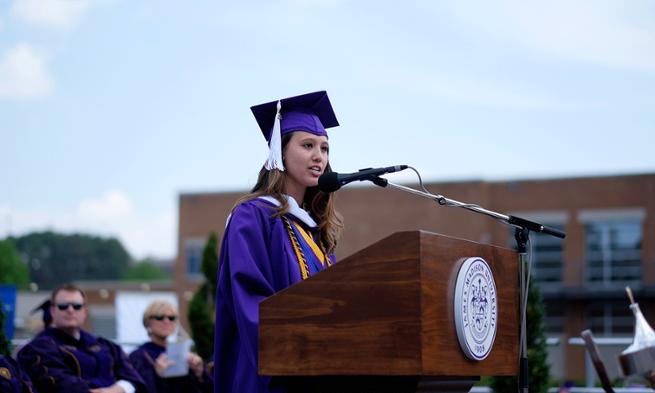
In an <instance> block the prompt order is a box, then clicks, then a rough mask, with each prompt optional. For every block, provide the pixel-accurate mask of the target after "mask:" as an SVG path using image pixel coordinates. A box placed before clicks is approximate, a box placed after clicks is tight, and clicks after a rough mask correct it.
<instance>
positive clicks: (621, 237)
mask: <svg viewBox="0 0 655 393" xmlns="http://www.w3.org/2000/svg"><path fill="white" fill-rule="evenodd" d="M641 241H642V226H641V222H640V221H639V220H635V219H625V220H610V221H597V222H588V223H587V224H586V244H585V251H586V274H587V280H588V281H592V282H604V283H608V282H621V283H630V282H639V281H640V277H641Z"/></svg>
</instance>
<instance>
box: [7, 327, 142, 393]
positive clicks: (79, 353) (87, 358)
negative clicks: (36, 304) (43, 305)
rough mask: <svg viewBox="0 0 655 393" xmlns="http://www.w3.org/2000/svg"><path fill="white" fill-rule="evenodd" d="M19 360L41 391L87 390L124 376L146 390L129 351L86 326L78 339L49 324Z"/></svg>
mask: <svg viewBox="0 0 655 393" xmlns="http://www.w3.org/2000/svg"><path fill="white" fill-rule="evenodd" d="M18 362H19V363H20V364H21V366H22V367H23V369H24V370H25V371H26V372H27V373H28V374H29V376H30V377H31V378H32V382H33V383H34V385H36V387H37V388H38V389H39V391H41V392H53V393H54V392H62V393H64V392H65V393H87V392H88V391H89V389H93V388H100V387H108V386H111V385H113V384H114V383H116V382H117V381H119V380H121V379H123V380H126V381H128V382H130V383H131V384H132V385H133V386H134V387H135V388H136V391H137V392H139V393H141V392H145V385H144V384H143V380H142V379H141V377H140V376H139V374H138V373H137V371H136V370H135V369H134V367H132V364H131V363H130V361H129V360H128V358H127V355H125V352H123V350H122V349H121V348H120V347H119V346H118V345H116V344H114V343H112V342H111V341H109V340H107V339H104V338H102V337H96V336H94V335H92V334H90V333H88V332H86V331H84V330H81V331H80V339H79V340H77V339H76V338H75V337H72V336H70V335H68V334H67V333H65V332H63V331H61V330H59V329H57V328H54V327H50V328H47V329H45V330H44V331H42V332H41V333H39V334H38V335H37V336H36V337H35V338H34V339H33V340H32V341H30V342H29V343H28V344H27V345H25V347H23V348H22V349H21V350H20V351H19V352H18Z"/></svg>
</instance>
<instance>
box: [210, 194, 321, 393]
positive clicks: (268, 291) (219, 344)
mask: <svg viewBox="0 0 655 393" xmlns="http://www.w3.org/2000/svg"><path fill="white" fill-rule="evenodd" d="M290 202H291V201H290ZM274 213H275V210H274V206H273V205H272V204H271V203H269V202H267V201H264V200H262V199H255V200H250V201H247V202H244V203H241V204H240V205H239V206H237V207H236V208H235V209H234V211H233V212H232V216H231V217H230V220H229V223H228V225H227V227H226V229H225V234H224V236H223V241H222V244H221V254H220V257H219V272H218V288H217V292H216V330H215V337H214V359H215V364H214V386H215V390H214V391H215V392H216V393H246V392H247V393H269V392H276V393H277V392H286V390H287V389H286V388H285V386H284V384H283V383H282V382H281V381H280V380H279V379H276V378H271V377H267V376H260V375H257V361H258V348H257V346H258V325H259V302H261V301H262V300H264V299H266V298H267V297H269V296H271V295H273V294H275V293H276V292H278V291H280V290H282V289H284V288H287V287H288V286H290V285H291V284H293V283H296V282H298V281H301V280H302V276H301V271H300V266H299V264H298V259H297V257H296V255H295V253H294V249H293V246H292V244H291V241H290V238H289V234H288V231H287V228H286V226H285V223H284V221H283V220H282V219H281V218H280V217H273V214H274ZM286 217H287V218H289V220H295V221H296V222H301V220H298V219H297V218H296V217H295V216H294V215H292V214H287V215H286ZM331 260H333V257H332V256H331Z"/></svg>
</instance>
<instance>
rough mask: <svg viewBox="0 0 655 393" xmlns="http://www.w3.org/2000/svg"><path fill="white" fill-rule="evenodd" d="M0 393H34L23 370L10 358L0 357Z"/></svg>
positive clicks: (34, 390)
mask: <svg viewBox="0 0 655 393" xmlns="http://www.w3.org/2000/svg"><path fill="white" fill-rule="evenodd" d="M0 392H2V393H36V389H34V387H32V381H30V378H29V377H28V376H27V374H26V373H25V371H23V368H22V367H20V365H19V364H18V363H16V361H15V360H14V359H12V358H10V357H6V356H3V355H0Z"/></svg>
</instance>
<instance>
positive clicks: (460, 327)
mask: <svg viewBox="0 0 655 393" xmlns="http://www.w3.org/2000/svg"><path fill="white" fill-rule="evenodd" d="M496 296H497V295H496V282H495V281H494V277H493V274H492V272H491V268H489V265H488V264H487V262H486V261H485V260H484V259H482V258H480V257H472V258H466V259H465V260H464V263H462V265H461V267H460V268H459V272H458V273H457V284H456V286H455V305H454V306H455V307H454V312H455V315H454V319H455V330H456V331H457V339H458V340H459V345H460V347H461V348H462V351H463V352H464V354H465V355H466V357H468V358H469V359H471V360H478V361H479V360H483V359H485V358H486V357H487V356H489V353H491V348H492V346H493V344H494V339H495V338H496V323H497V319H498V299H497V298H496Z"/></svg>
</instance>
